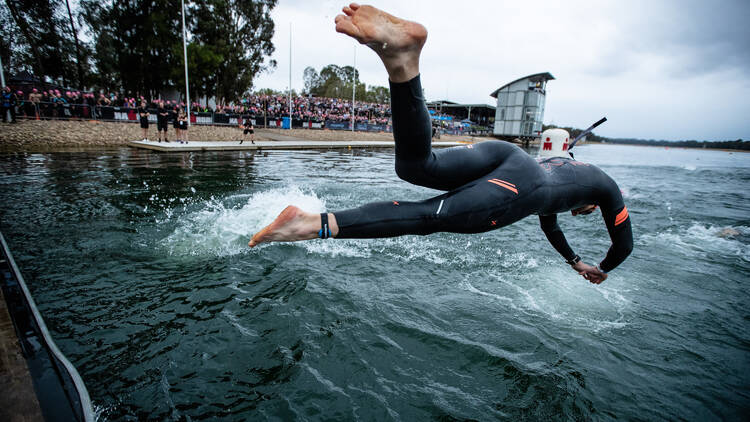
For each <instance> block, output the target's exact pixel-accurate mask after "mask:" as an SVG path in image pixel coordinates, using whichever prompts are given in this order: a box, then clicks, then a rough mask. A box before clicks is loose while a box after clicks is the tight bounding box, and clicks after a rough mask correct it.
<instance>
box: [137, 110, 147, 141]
mask: <svg viewBox="0 0 750 422" xmlns="http://www.w3.org/2000/svg"><path fill="white" fill-rule="evenodd" d="M137 113H138V117H139V119H140V122H141V133H142V136H143V139H142V141H147V142H148V116H149V112H148V109H147V108H146V100H141V106H140V107H138V111H137Z"/></svg>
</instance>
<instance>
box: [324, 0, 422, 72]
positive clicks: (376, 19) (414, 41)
mask: <svg viewBox="0 0 750 422" xmlns="http://www.w3.org/2000/svg"><path fill="white" fill-rule="evenodd" d="M343 12H344V14H343V15H338V16H336V20H335V22H336V32H341V33H342V34H346V35H349V36H350V37H352V38H354V39H355V40H357V41H359V42H360V44H366V45H367V46H368V47H370V48H371V49H373V50H374V51H375V52H376V53H377V54H378V56H380V59H381V60H382V61H383V64H384V65H385V69H386V70H387V71H388V76H389V78H390V79H391V81H393V82H406V81H409V80H411V79H413V78H414V77H415V76H417V75H419V54H420V53H421V51H422V46H423V45H424V43H425V41H427V29H425V27H424V26H422V25H421V24H418V23H416V22H411V21H407V20H404V19H400V18H397V17H395V16H393V15H390V14H388V13H386V12H383V11H382V10H380V9H376V8H374V7H372V6H360V5H359V4H357V3H352V4H350V5H349V6H346V7H344V8H343Z"/></svg>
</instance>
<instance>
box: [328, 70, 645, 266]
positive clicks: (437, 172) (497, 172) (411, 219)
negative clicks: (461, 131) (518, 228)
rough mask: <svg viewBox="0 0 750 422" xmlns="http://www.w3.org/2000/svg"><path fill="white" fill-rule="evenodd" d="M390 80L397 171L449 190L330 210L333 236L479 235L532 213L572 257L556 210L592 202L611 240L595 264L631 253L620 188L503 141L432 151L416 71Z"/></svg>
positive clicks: (592, 170) (584, 169)
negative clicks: (335, 228) (403, 78)
mask: <svg viewBox="0 0 750 422" xmlns="http://www.w3.org/2000/svg"><path fill="white" fill-rule="evenodd" d="M390 85H391V110H392V114H393V137H394V140H395V142H396V173H397V174H398V176H399V177H400V178H401V179H403V180H406V181H407V182H410V183H413V184H416V185H420V186H425V187H429V188H433V189H439V190H445V191H448V192H446V193H444V194H442V195H439V196H436V197H434V198H431V199H427V200H424V201H420V202H407V201H390V202H378V203H371V204H367V205H364V206H362V207H359V208H355V209H351V210H346V211H339V212H334V215H335V217H336V222H337V224H338V227H339V233H338V235H337V236H336V237H337V238H379V237H393V236H401V235H405V234H418V235H426V234H431V233H435V232H454V233H481V232H486V231H489V230H494V229H497V228H500V227H503V226H507V225H509V224H512V223H515V222H516V221H518V220H521V219H523V218H525V217H528V216H529V215H532V214H538V215H539V219H540V222H541V226H542V229H543V230H544V232H545V234H546V235H547V239H549V241H550V243H552V245H553V246H554V247H555V249H556V250H557V251H558V252H560V254H561V255H563V257H564V258H565V259H566V260H570V259H573V258H574V257H575V253H573V251H572V249H571V248H570V246H568V243H567V242H566V240H565V236H564V235H563V233H562V231H561V230H560V227H559V226H558V225H557V216H556V213H560V212H565V211H569V210H571V209H575V208H578V207H582V206H584V205H589V204H594V205H598V206H599V207H601V210H602V215H603V217H604V221H605V223H606V225H607V229H608V231H609V235H610V238H611V239H612V246H611V247H610V249H609V252H608V253H607V256H606V258H605V259H604V260H603V261H601V263H600V268H601V269H602V270H603V271H605V272H606V271H610V270H612V269H614V268H615V267H617V266H618V265H619V264H620V263H621V262H622V261H624V260H625V258H627V256H628V255H629V254H630V251H631V250H632V246H633V236H632V231H631V227H630V218H629V216H628V212H627V209H626V208H625V205H624V203H623V200H622V195H621V194H620V189H619V188H618V187H617V184H616V183H615V182H614V181H613V180H612V179H611V178H610V177H609V176H607V175H606V174H605V173H604V172H603V171H601V170H600V169H599V168H597V167H595V166H593V165H590V164H585V163H581V162H579V161H575V160H572V159H567V158H552V159H548V160H544V161H541V162H538V161H537V160H535V159H534V158H532V157H531V156H529V154H527V153H526V152H524V151H523V150H522V149H520V148H518V147H517V146H515V145H513V144H511V143H508V142H503V141H486V142H481V143H478V144H473V145H466V146H462V147H455V148H447V149H440V150H432V148H431V139H430V138H431V134H432V133H431V129H432V128H431V124H430V117H429V114H428V112H427V108H426V106H425V102H424V98H423V97H422V86H421V82H420V78H419V76H417V77H416V78H414V79H412V80H411V81H409V82H405V83H391V84H390Z"/></svg>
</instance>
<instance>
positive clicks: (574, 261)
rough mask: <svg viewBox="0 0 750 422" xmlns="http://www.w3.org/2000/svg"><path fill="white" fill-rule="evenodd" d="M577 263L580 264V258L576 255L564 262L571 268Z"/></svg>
mask: <svg viewBox="0 0 750 422" xmlns="http://www.w3.org/2000/svg"><path fill="white" fill-rule="evenodd" d="M579 262H581V257H580V256H578V255H576V256H574V257H573V258H571V259H568V260H566V261H565V263H566V264H568V265H570V266H571V267H572V266H575V265H576V264H578V263H579Z"/></svg>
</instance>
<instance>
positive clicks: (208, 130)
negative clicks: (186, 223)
mask: <svg viewBox="0 0 750 422" xmlns="http://www.w3.org/2000/svg"><path fill="white" fill-rule="evenodd" d="M148 133H149V137H150V139H151V140H156V139H158V135H157V132H156V125H150V127H149V132H148ZM188 135H189V136H188V139H189V140H190V141H191V142H227V143H230V142H237V141H239V140H240V139H242V131H241V130H240V129H239V128H238V127H237V126H203V125H194V126H191V127H190V129H189V131H188ZM140 139H141V129H140V125H139V124H138V123H124V122H102V121H96V120H18V123H16V124H10V123H4V124H2V125H0V152H32V153H37V152H78V151H92V150H101V149H106V148H113V147H115V148H120V147H128V146H129V145H128V143H129V142H132V141H136V140H140ZM167 139H170V142H175V132H174V129H172V128H171V127H170V128H169V130H168V131H167ZM485 139H492V138H486V137H476V138H475V137H471V136H468V135H467V136H455V135H443V136H442V138H441V139H440V141H444V142H462V143H473V142H478V141H481V140H485ZM255 140H256V141H262V142H263V141H267V142H275V141H296V142H301V143H305V142H307V141H309V142H310V143H311V144H319V143H320V141H326V142H341V143H345V142H352V141H361V142H368V141H369V142H380V143H382V142H393V134H392V133H390V132H352V131H347V130H329V129H291V130H290V129H259V128H256V129H255ZM248 142H249V138H248Z"/></svg>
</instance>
